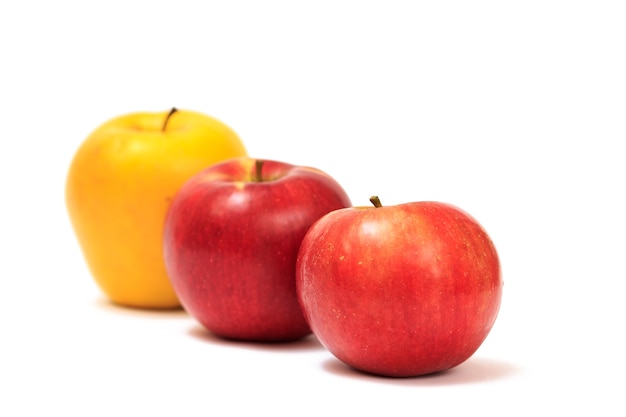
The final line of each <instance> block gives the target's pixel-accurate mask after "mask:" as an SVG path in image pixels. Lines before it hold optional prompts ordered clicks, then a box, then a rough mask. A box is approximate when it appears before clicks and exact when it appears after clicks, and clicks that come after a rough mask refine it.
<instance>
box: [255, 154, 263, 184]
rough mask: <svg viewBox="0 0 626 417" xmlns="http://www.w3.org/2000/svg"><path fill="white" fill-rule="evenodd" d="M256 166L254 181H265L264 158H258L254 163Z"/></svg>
mask: <svg viewBox="0 0 626 417" xmlns="http://www.w3.org/2000/svg"><path fill="white" fill-rule="evenodd" d="M254 167H255V173H254V175H255V178H254V181H256V182H263V160H262V159H257V160H256V161H255V164H254Z"/></svg>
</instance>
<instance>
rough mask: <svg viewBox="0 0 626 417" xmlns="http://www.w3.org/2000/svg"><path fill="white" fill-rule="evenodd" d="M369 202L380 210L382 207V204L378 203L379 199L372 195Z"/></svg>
mask: <svg viewBox="0 0 626 417" xmlns="http://www.w3.org/2000/svg"><path fill="white" fill-rule="evenodd" d="M370 202H371V203H372V204H373V205H374V207H376V208H380V207H382V206H383V204H382V203H381V202H380V198H378V196H377V195H373V196H371V197H370Z"/></svg>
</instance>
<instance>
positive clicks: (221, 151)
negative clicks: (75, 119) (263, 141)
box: [65, 108, 247, 309]
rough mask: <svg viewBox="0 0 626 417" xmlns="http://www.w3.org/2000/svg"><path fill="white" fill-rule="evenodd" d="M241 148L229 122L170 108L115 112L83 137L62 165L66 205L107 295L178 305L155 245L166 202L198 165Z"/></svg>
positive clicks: (137, 303) (143, 304)
mask: <svg viewBox="0 0 626 417" xmlns="http://www.w3.org/2000/svg"><path fill="white" fill-rule="evenodd" d="M245 155H247V151H246V149H245V146H244V144H243V143H242V141H241V139H240V138H239V136H238V135H237V134H236V133H235V132H234V131H233V130H232V129H231V128H230V127H228V126H227V125H225V124H224V123H222V122H221V121H219V120H216V119H215V118H213V117H210V116H208V115H205V114H202V113H198V112H193V111H188V110H179V111H177V110H176V109H175V108H174V109H172V110H171V111H167V112H159V113H148V112H138V113H131V114H126V115H122V116H119V117H116V118H113V119H111V120H109V121H107V122H105V123H104V124H102V125H101V126H100V127H98V128H97V129H96V130H95V131H93V132H92V133H91V135H89V137H87V139H86V140H85V141H84V142H83V143H82V145H81V146H80V147H79V149H78V151H77V152H76V154H75V155H74V158H73V160H72V163H71V166H70V168H69V172H68V175H67V183H66V196H65V197H66V204H67V209H68V214H69V217H70V220H71V223H72V226H73V229H74V232H75V233H76V237H77V239H78V242H79V244H80V247H81V249H82V252H83V255H84V257H85V260H86V262H87V265H88V267H89V269H90V271H91V274H92V275H93V278H94V279H95V281H96V283H97V284H98V286H99V287H100V288H101V290H102V291H103V292H104V293H105V295H106V296H107V297H108V298H109V299H110V300H111V301H113V302H114V303H116V304H120V305H125V306H132V307H140V308H159V309H164V308H176V307H180V302H179V300H178V298H177V296H176V294H175V292H174V290H173V288H172V286H171V284H170V281H169V278H168V276H167V272H166V269H165V262H164V259H163V249H162V248H163V243H162V242H163V236H162V235H163V226H164V221H165V215H166V213H167V210H168V207H169V205H170V202H171V201H172V198H173V197H174V195H175V194H176V192H177V191H178V189H179V188H180V187H181V186H182V185H183V184H184V183H185V182H186V181H187V180H188V179H189V178H190V177H191V176H193V175H194V174H196V173H197V172H199V171H200V170H202V169H204V168H206V167H208V166H210V165H213V164H215V163H217V162H220V161H222V160H226V159H230V158H234V157H238V156H245Z"/></svg>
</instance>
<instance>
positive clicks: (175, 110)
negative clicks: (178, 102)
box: [161, 107, 178, 132]
mask: <svg viewBox="0 0 626 417" xmlns="http://www.w3.org/2000/svg"><path fill="white" fill-rule="evenodd" d="M177 111H178V109H177V108H176V107H172V110H170V112H169V113H168V114H167V116H165V121H164V122H163V126H162V127H161V132H165V129H166V128H167V122H169V121H170V117H172V115H173V114H174V113H176V112H177Z"/></svg>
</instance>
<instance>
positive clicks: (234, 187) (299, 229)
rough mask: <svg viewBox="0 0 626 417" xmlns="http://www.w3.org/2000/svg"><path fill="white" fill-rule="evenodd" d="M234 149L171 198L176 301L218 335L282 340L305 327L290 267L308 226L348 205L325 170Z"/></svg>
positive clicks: (167, 237) (169, 234) (169, 239)
mask: <svg viewBox="0 0 626 417" xmlns="http://www.w3.org/2000/svg"><path fill="white" fill-rule="evenodd" d="M260 168H261V171H260V178H261V180H259V178H257V176H258V174H257V160H256V159H254V158H248V157H243V158H235V159H232V160H230V161H226V162H223V163H219V164H216V165H214V166H211V167H209V168H208V169H206V170H204V171H202V172H200V173H198V174H197V175H195V176H194V177H193V178H191V179H190V180H189V181H188V182H187V183H186V184H185V185H184V186H183V187H182V188H181V189H180V190H179V192H178V194H177V195H176V197H175V198H174V201H173V202H172V205H171V206H170V209H169V212H168V215H167V218H166V223H165V232H164V239H163V251H164V258H165V263H166V267H167V271H168V274H169V277H170V280H171V282H172V285H173V287H174V290H175V292H176V294H177V295H178V297H179V299H180V301H181V303H182V305H183V307H184V308H185V310H187V312H188V313H189V314H190V315H191V316H193V317H194V318H195V319H197V320H198V321H199V322H200V323H201V324H202V325H203V326H204V327H205V328H206V329H208V330H209V331H210V332H212V333H214V334H215V335H217V336H220V337H223V338H228V339H236V340H245V341H258V342H263V341H265V342H285V341H292V340H297V339H300V338H302V337H304V336H306V335H308V334H310V333H311V330H310V328H309V326H308V324H307V322H306V320H305V319H304V316H303V314H302V310H301V309H300V305H299V302H298V298H297V295H296V282H295V267H296V258H297V255H298V250H299V248H300V243H301V241H302V238H303V237H304V235H305V233H306V231H307V230H308V228H309V227H310V226H311V225H312V224H313V223H314V222H315V221H316V220H317V219H319V218H320V217H322V216H323V215H324V214H326V213H328V212H330V211H332V210H336V209H340V208H345V207H349V206H350V205H351V203H350V199H349V198H348V195H347V194H346V193H345V191H344V190H343V188H342V187H341V186H340V185H339V184H338V183H337V182H336V181H335V180H334V179H333V178H331V177H330V176H329V175H327V174H326V173H324V172H322V171H320V170H317V169H314V168H310V167H301V166H294V165H291V164H287V163H284V162H279V161H272V160H263V161H262V165H260Z"/></svg>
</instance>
